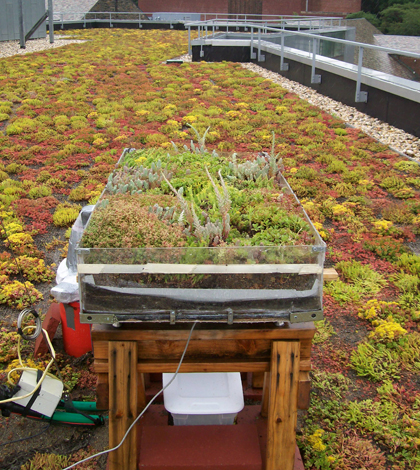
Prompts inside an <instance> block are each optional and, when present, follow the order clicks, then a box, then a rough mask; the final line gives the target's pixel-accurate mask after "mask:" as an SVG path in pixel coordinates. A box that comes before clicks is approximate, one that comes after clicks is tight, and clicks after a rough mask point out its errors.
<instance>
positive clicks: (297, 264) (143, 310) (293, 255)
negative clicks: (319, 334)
mask: <svg viewBox="0 0 420 470" xmlns="http://www.w3.org/2000/svg"><path fill="white" fill-rule="evenodd" d="M77 251H78V274H79V283H80V289H81V303H82V310H83V311H84V312H90V313H114V314H130V315H138V316H140V317H141V316H142V315H146V314H147V319H148V321H150V320H159V318H160V317H162V315H165V314H167V313H168V312H172V311H174V312H177V313H179V312H181V311H182V312H184V313H185V311H187V312H190V313H194V314H195V315H196V318H199V319H200V318H201V319H206V318H216V317H217V316H218V315H222V316H223V317H225V312H226V311H227V309H231V310H232V312H233V313H234V314H235V315H242V316H243V317H244V318H248V319H251V320H252V318H253V317H255V316H258V317H259V318H260V317H261V316H262V317H263V316H264V314H266V315H267V317H270V318H271V317H272V316H273V315H274V316H275V314H276V313H282V312H283V313H285V312H291V311H310V310H319V309H321V297H322V273H323V264H324V256H325V249H324V247H323V246H317V247H315V246H280V247H215V248H185V247H183V248H136V249H95V248H93V249H92V248H90V249H80V248H79V249H78V250H77ZM145 318H146V317H145Z"/></svg>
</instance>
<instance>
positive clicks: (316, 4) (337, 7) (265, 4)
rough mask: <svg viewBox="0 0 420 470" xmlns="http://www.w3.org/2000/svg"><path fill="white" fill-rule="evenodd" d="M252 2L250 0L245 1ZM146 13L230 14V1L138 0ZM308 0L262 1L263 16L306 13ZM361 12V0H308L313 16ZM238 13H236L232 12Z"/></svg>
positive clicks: (245, 0)
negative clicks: (174, 0)
mask: <svg viewBox="0 0 420 470" xmlns="http://www.w3.org/2000/svg"><path fill="white" fill-rule="evenodd" d="M243 2H244V3H245V2H248V3H249V2H250V0H243ZM232 3H233V2H231V5H232ZM138 5H139V8H141V10H143V11H144V12H159V11H162V12H163V11H165V12H180V13H184V12H185V13H186V12H188V13H229V0H213V1H211V2H206V1H204V0H177V1H176V2H173V1H171V0H138ZM305 10H306V0H262V14H263V15H293V14H295V13H296V14H298V15H300V14H301V13H304V12H305ZM360 10H361V0H308V11H309V12H310V13H312V14H320V13H326V14H328V13H335V14H337V15H341V14H343V13H344V14H348V13H354V12H356V11H360ZM232 13H236V12H232Z"/></svg>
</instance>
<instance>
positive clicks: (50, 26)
mask: <svg viewBox="0 0 420 470" xmlns="http://www.w3.org/2000/svg"><path fill="white" fill-rule="evenodd" d="M53 17H54V8H53V2H52V0H48V29H49V35H50V44H53V43H54V18H53Z"/></svg>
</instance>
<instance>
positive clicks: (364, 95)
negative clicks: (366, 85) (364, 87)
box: [354, 47, 368, 103]
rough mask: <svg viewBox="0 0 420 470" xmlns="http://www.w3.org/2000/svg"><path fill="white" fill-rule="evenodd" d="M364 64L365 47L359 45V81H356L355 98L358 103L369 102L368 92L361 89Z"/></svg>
mask: <svg viewBox="0 0 420 470" xmlns="http://www.w3.org/2000/svg"><path fill="white" fill-rule="evenodd" d="M362 66H363V47H359V60H358V63H357V83H356V96H355V98H354V100H355V101H356V103H367V100H368V92H367V91H360V87H361V84H362Z"/></svg>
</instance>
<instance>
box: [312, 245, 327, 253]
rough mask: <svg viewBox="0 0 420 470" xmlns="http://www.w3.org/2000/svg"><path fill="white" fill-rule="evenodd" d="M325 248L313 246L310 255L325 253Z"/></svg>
mask: <svg viewBox="0 0 420 470" xmlns="http://www.w3.org/2000/svg"><path fill="white" fill-rule="evenodd" d="M326 252H327V247H326V246H313V247H312V253H326Z"/></svg>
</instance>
